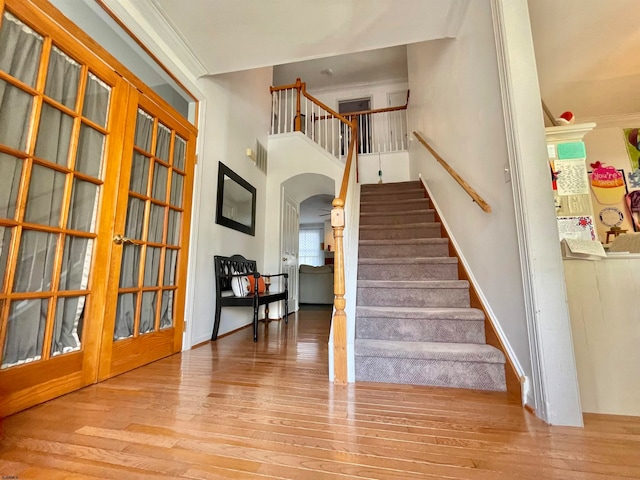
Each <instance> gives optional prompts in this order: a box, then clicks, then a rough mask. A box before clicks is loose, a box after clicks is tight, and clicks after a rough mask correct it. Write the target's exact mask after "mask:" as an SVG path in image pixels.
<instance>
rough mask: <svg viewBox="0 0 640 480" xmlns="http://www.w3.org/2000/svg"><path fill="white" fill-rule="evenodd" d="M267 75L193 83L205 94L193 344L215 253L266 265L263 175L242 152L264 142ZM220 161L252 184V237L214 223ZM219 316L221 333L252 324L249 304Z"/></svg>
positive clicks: (208, 322) (210, 308)
mask: <svg viewBox="0 0 640 480" xmlns="http://www.w3.org/2000/svg"><path fill="white" fill-rule="evenodd" d="M271 78H272V68H270V67H269V68H262V69H257V70H251V71H246V72H237V73H230V74H224V75H219V76H215V77H204V78H201V79H200V80H198V83H197V86H198V89H199V90H200V91H201V92H202V93H203V95H204V97H205V99H206V108H205V111H204V115H205V117H204V119H203V120H204V122H203V123H202V124H201V127H200V128H201V130H200V132H199V134H198V135H199V137H200V138H202V150H201V152H200V153H199V158H198V162H199V163H198V174H199V178H198V182H199V185H198V186H197V187H196V188H197V189H199V190H196V195H198V198H197V202H198V203H199V205H200V209H199V215H198V217H197V218H196V219H194V222H193V225H192V228H194V229H195V231H196V232H197V233H196V236H195V237H194V238H193V239H192V241H193V242H195V248H194V249H193V252H195V255H196V258H195V259H191V265H192V268H193V269H194V270H195V272H194V273H193V275H192V276H191V278H193V280H194V281H193V282H192V288H193V290H194V295H193V298H194V304H193V310H192V312H193V313H192V315H191V318H190V320H191V321H192V322H193V325H192V327H191V345H195V344H197V343H200V342H203V341H206V340H208V339H209V338H211V331H212V328H213V320H214V313H213V312H214V311H215V310H214V307H215V276H214V271H213V256H214V255H225V256H228V255H233V254H235V253H239V254H241V255H243V256H245V257H246V258H248V259H251V260H256V261H257V262H258V269H259V270H261V269H262V267H263V265H264V231H265V211H266V210H267V190H266V184H267V178H266V176H265V175H264V173H262V172H261V171H260V170H258V169H257V168H256V167H255V163H254V162H253V161H252V160H250V159H249V158H248V157H247V156H246V149H247V148H249V147H251V148H253V147H254V146H255V144H256V138H257V139H259V140H260V142H261V143H262V144H265V145H266V142H267V133H268V131H269V126H270V124H269V122H270V113H271V96H270V94H269V85H270V83H271ZM218 162H223V163H224V164H225V165H227V166H228V167H229V168H231V169H232V170H233V171H234V172H236V173H237V174H238V175H240V176H241V177H242V178H244V179H245V180H246V181H248V182H249V183H250V184H251V185H253V186H254V187H255V188H256V193H257V198H256V234H255V236H251V235H247V234H244V233H240V232H238V231H236V230H232V229H230V228H227V227H223V226H221V225H217V224H216V223H215V221H216V195H217V178H218ZM192 255H193V253H192ZM221 318H222V320H221V324H220V331H219V335H222V334H224V333H226V332H229V331H232V330H235V329H237V328H240V327H242V326H244V325H247V324H249V323H251V320H252V318H253V312H252V309H251V308H223V309H222V317H221Z"/></svg>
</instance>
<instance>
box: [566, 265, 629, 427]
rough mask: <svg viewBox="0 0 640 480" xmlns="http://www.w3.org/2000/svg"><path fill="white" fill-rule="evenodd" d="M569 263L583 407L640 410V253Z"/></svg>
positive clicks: (607, 411) (619, 411)
mask: <svg viewBox="0 0 640 480" xmlns="http://www.w3.org/2000/svg"><path fill="white" fill-rule="evenodd" d="M634 257H635V258H634ZM564 268H565V272H566V278H567V295H568V297H569V308H570V310H571V325H572V333H573V344H574V346H575V354H576V364H577V367H578V379H579V380H580V400H581V402H582V408H583V411H585V412H592V413H605V414H610V415H635V416H640V403H638V392H640V373H639V372H638V365H640V349H639V348H638V344H639V343H640V322H638V317H639V316H640V315H638V303H637V299H638V296H640V255H628V256H624V257H614V258H608V259H605V260H602V261H597V262H594V261H589V260H565V261H564Z"/></svg>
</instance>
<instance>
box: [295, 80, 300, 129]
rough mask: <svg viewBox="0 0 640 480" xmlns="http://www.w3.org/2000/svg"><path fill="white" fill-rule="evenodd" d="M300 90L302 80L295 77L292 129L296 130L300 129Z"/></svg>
mask: <svg viewBox="0 0 640 480" xmlns="http://www.w3.org/2000/svg"><path fill="white" fill-rule="evenodd" d="M301 90H302V81H301V80H300V79H299V78H297V79H296V118H295V121H294V124H293V129H294V131H296V132H299V131H300V130H302V122H301V118H300V91H301Z"/></svg>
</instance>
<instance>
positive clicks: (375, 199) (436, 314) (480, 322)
mask: <svg viewBox="0 0 640 480" xmlns="http://www.w3.org/2000/svg"><path fill="white" fill-rule="evenodd" d="M434 217H435V211H434V210H433V209H431V203H430V201H429V199H428V198H425V190H424V189H423V188H422V185H421V183H420V182H403V183H389V184H380V185H363V186H362V190H361V197H360V246H359V260H358V289H357V300H356V303H357V310H356V341H355V366H356V380H357V381H366V382H386V383H405V384H415V385H434V386H442V387H458V388H469V389H480V390H497V391H505V390H506V384H505V368H504V363H505V359H504V355H503V354H502V352H501V351H499V350H498V349H496V348H494V347H492V346H490V345H486V344H485V331H484V313H483V312H482V311H481V310H478V309H474V308H470V307H469V283H468V282H467V281H466V280H459V278H458V260H457V258H455V257H450V256H449V246H448V242H449V240H448V239H447V238H442V237H441V229H440V223H437V222H435V221H434Z"/></svg>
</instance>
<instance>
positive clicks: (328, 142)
mask: <svg viewBox="0 0 640 480" xmlns="http://www.w3.org/2000/svg"><path fill="white" fill-rule="evenodd" d="M271 96H272V115H271V134H272V135H277V134H281V133H290V132H302V133H303V134H305V135H306V136H307V137H309V138H310V139H311V140H313V141H314V142H316V143H317V144H318V145H320V146H321V147H322V148H324V149H325V150H326V151H327V152H329V153H330V154H331V155H333V156H335V157H336V158H343V157H344V156H345V155H346V154H347V150H348V147H349V144H350V142H351V137H350V135H351V131H352V130H351V129H350V128H349V124H351V123H352V122H355V125H356V126H357V132H358V136H357V139H356V145H357V149H358V154H369V153H385V152H397V151H402V150H407V147H408V142H409V132H408V129H407V106H408V100H409V96H408V95H407V104H405V105H402V106H399V107H389V108H380V109H376V110H366V111H360V112H350V113H345V114H339V113H337V112H335V111H334V110H332V109H331V108H330V107H327V106H326V105H325V104H323V103H322V102H320V101H319V100H318V99H316V98H314V97H313V96H312V95H310V94H309V93H307V91H306V84H305V83H304V82H302V81H300V79H297V80H296V83H294V84H291V85H284V86H281V87H271Z"/></svg>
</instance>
